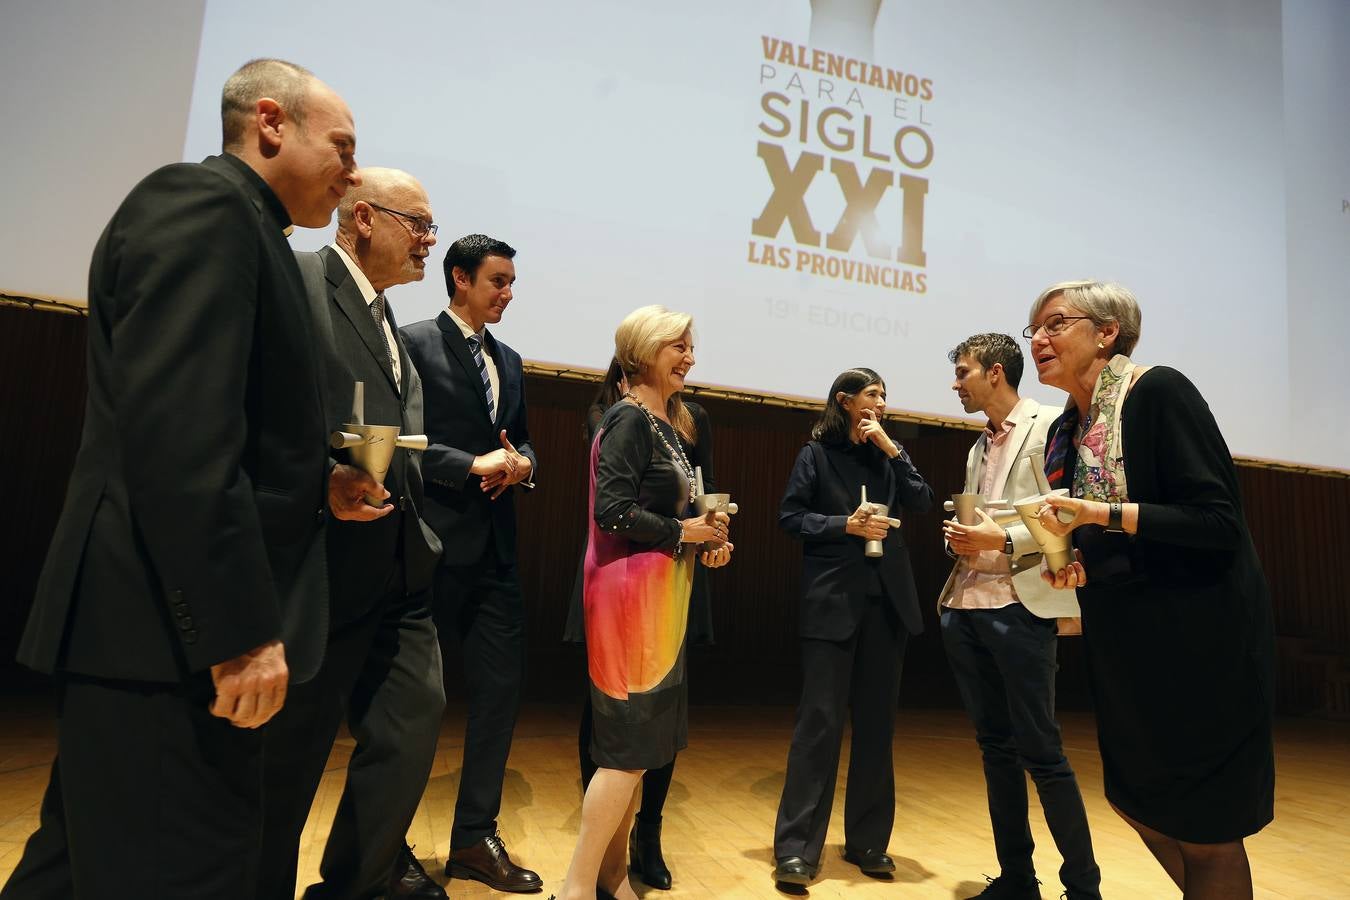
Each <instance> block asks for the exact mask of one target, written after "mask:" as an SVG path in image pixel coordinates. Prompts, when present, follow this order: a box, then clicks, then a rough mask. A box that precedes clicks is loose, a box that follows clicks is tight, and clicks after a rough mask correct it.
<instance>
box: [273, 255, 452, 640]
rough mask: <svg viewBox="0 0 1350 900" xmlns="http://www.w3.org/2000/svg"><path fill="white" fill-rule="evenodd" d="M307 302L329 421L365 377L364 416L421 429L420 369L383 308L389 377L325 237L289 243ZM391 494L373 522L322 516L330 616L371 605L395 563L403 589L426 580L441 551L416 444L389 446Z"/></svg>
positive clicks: (366, 316) (340, 620)
mask: <svg viewBox="0 0 1350 900" xmlns="http://www.w3.org/2000/svg"><path fill="white" fill-rule="evenodd" d="M295 259H296V262H297V263H298V264H299V266H300V276H301V278H302V279H304V282H305V290H306V292H307V293H308V296H309V302H310V306H311V309H312V310H313V313H314V317H315V321H316V323H317V325H318V327H317V329H316V330H317V331H318V332H319V334H320V336H321V337H323V338H324V340H323V342H322V343H323V346H324V347H325V352H324V353H323V354H322V355H323V358H324V362H325V371H326V373H327V378H328V392H327V394H328V399H329V405H328V424H329V427H330V428H333V429H336V428H339V427H341V425H342V423H344V422H350V421H351V413H352V394H353V388H354V386H355V383H356V382H358V381H360V382H363V383H364V384H365V421H366V422H369V423H372V424H378V425H393V424H398V426H399V431H400V433H402V434H421V433H422V428H423V425H422V379H421V378H420V377H419V376H418V374H417V368H416V366H414V365H413V363H412V360H411V359H409V357H408V354H407V352H406V351H405V350H404V347H403V342H402V341H401V340H400V339H399V338H398V326H397V324H396V323H395V321H394V313H393V309H392V308H391V307H390V306H389V305H388V304H387V303H386V305H385V315H386V316H388V318H389V324H390V327H391V328H393V329H394V340H395V344H396V346H397V353H398V355H399V369H400V371H401V373H402V378H401V388H400V385H399V384H398V383H397V382H395V380H394V372H393V370H392V369H391V368H390V367H389V358H388V353H387V351H386V349H385V348H386V347H387V346H388V342H387V341H386V339H385V336H384V335H383V334H381V333H380V330H379V329H378V328H377V327H376V325H375V320H374V319H372V318H371V317H370V307H369V306H367V305H366V300H365V297H363V296H362V295H361V289H360V287H358V286H357V284H356V280H355V279H354V278H352V274H351V271H350V270H349V269H348V268H347V265H346V263H344V262H343V261H342V257H341V256H339V255H338V253H337V251H336V250H334V249H333V248H332V247H324V248H323V249H322V250H320V251H318V252H317V253H296V254H295ZM334 457H335V461H338V462H344V463H350V462H351V460H350V452H349V451H346V450H337V451H334ZM384 486H385V488H386V489H387V490H388V491H389V502H390V503H392V504H394V506H395V507H397V509H396V510H395V511H394V512H392V513H390V514H389V515H387V516H385V517H384V518H382V519H376V520H375V521H373V522H345V521H343V520H341V519H334V518H330V519H329V522H328V529H327V530H328V587H329V598H330V600H331V603H332V615H331V618H332V624H333V625H334V626H337V625H341V624H344V623H347V622H352V621H355V620H356V619H358V618H360V617H361V616H362V615H364V614H365V613H367V612H369V611H370V610H371V609H372V608H373V604H374V603H375V602H376V601H377V600H379V599H380V597H381V596H382V595H383V591H384V586H385V584H386V583H387V581H388V579H389V576H390V574H391V573H392V572H393V570H394V567H395V566H396V565H399V564H402V565H403V577H404V582H405V588H406V591H407V593H409V594H414V593H417V592H418V591H422V590H425V589H426V588H428V587H430V586H431V576H432V573H433V572H434V571H435V567H436V560H437V558H439V556H440V553H441V544H440V541H438V540H437V539H436V535H435V534H434V533H433V532H432V531H431V529H430V528H429V527H427V526H426V525H425V524H424V523H423V522H422V519H421V514H420V511H421V509H422V507H423V499H422V493H423V492H422V463H421V454H419V453H416V452H409V451H407V450H401V449H400V450H395V451H394V459H393V461H392V462H391V463H390V465H389V472H388V474H386V475H385V479H384Z"/></svg>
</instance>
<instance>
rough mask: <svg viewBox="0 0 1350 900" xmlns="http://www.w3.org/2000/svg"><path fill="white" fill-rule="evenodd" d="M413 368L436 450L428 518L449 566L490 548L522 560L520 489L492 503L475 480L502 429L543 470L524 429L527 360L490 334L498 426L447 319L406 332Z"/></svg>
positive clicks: (429, 467) (426, 458)
mask: <svg viewBox="0 0 1350 900" xmlns="http://www.w3.org/2000/svg"><path fill="white" fill-rule="evenodd" d="M401 333H402V335H403V340H404V342H405V344H406V346H407V349H408V355H409V356H410V357H412V360H413V364H414V365H415V366H417V370H418V371H419V372H420V373H421V374H422V383H423V385H424V388H425V394H426V428H427V437H428V438H429V439H430V441H431V445H430V446H429V447H428V448H427V450H426V453H424V454H423V456H422V471H423V472H424V473H425V475H426V481H427V485H426V499H427V509H426V518H427V521H428V522H429V523H431V527H432V528H433V529H434V530H435V532H436V535H437V536H438V537H439V538H440V539H441V544H442V545H443V547H444V550H443V552H442V555H441V559H442V561H443V562H444V563H445V564H446V565H450V566H455V565H467V564H469V563H472V562H475V561H476V560H478V559H480V558H481V557H482V556H483V552H484V551H485V550H486V549H487V546H488V541H489V540H491V541H493V542H494V547H495V550H496V553H497V558H498V559H500V560H502V561H503V562H513V561H514V560H515V558H516V511H515V490H514V488H508V489H507V490H506V492H505V493H503V494H502V495H501V496H500V497H498V498H497V499H496V500H489V499H488V497H489V496H490V495H489V494H486V493H484V492H483V491H482V490H481V488H480V487H479V484H480V482H481V479H480V478H479V477H478V476H477V475H470V474H469V467H470V466H471V465H473V459H474V457H475V456H479V455H481V454H484V453H490V452H491V451H493V450H496V449H498V448H499V447H501V445H502V444H501V440H500V438H499V437H498V434H499V432H500V431H501V430H502V429H506V436H507V438H508V439H509V440H510V441H511V443H512V444H513V445H514V446H515V448H516V449H517V450H518V451H520V452H521V453H522V454H524V455H525V456H527V457H529V460H530V463H531V465H532V466H533V467H534V468H533V474H532V475H531V476H530V480H531V481H535V480H537V477H538V473H539V463H538V460H537V459H536V458H535V455H534V448H533V447H532V446H531V445H530V430H529V427H528V426H527V425H526V423H525V377H524V370H523V369H522V367H521V360H520V354H519V353H517V352H516V351H514V350H512V349H511V348H510V347H508V346H506V345H505V344H503V343H502V342H501V341H499V340H497V339H496V338H495V337H493V336H492V334H491V332H484V335H485V337H484V341H483V349H484V351H485V352H487V353H491V354H492V359H493V361H494V362H495V363H496V364H497V375H498V378H499V380H500V382H501V384H500V387H499V391H498V393H500V394H501V396H500V397H496V398H494V400H495V403H496V407H497V421H496V422H491V421H489V419H488V411H487V398H486V397H485V396H484V395H483V382H482V379H481V377H480V376H479V374H478V367H477V366H476V365H474V362H473V355H472V354H471V353H470V351H469V342H468V341H467V340H465V339H464V334H463V332H461V331H460V329H459V326H458V325H457V324H456V323H455V321H454V320H453V319H451V318H450V314H449V313H448V312H445V311H442V312H441V314H440V315H439V316H437V317H436V318H435V319H427V320H426V321H423V322H414V323H413V324H411V325H408V326H405V327H404V328H403V329H402V332H401Z"/></svg>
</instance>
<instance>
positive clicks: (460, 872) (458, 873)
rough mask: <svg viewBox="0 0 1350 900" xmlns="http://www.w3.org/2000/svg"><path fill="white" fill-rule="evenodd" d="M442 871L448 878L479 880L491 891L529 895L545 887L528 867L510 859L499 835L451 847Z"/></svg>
mask: <svg viewBox="0 0 1350 900" xmlns="http://www.w3.org/2000/svg"><path fill="white" fill-rule="evenodd" d="M445 874H447V875H449V876H450V877H451V878H469V879H472V880H474V881H481V882H483V884H486V885H487V886H488V887H490V888H492V889H493V890H494V891H509V892H511V893H514V894H529V893H533V892H535V891H538V890H542V889H543V887H544V882H543V880H542V879H541V878H540V877H539V876H538V875H537V874H535V873H534V872H531V871H530V870H529V869H523V868H521V867H520V866H518V865H516V864H515V863H513V862H511V856H510V854H508V853H507V852H506V845H505V844H503V843H502V839H501V837H500V836H498V835H495V834H490V835H488V836H487V837H485V838H483V839H482V840H481V841H479V842H478V843H476V844H470V845H469V846H468V847H463V848H461V849H459V850H456V849H454V848H453V847H452V848H450V861H449V862H447V863H446V864H445Z"/></svg>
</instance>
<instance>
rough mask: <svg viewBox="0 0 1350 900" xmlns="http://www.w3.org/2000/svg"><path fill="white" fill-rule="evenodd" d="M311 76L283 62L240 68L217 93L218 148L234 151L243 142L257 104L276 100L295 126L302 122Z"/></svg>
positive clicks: (259, 61)
mask: <svg viewBox="0 0 1350 900" xmlns="http://www.w3.org/2000/svg"><path fill="white" fill-rule="evenodd" d="M313 81H315V78H314V73H313V72H311V71H309V69H306V68H305V67H304V66H297V65H296V64H295V63H293V62H287V61H286V60H284V59H253V60H249V61H248V62H246V63H244V64H243V65H242V66H240V67H239V68H238V69H237V70H236V71H235V73H234V74H233V75H231V76H230V77H229V80H227V81H226V82H225V87H224V88H223V89H222V90H221V92H220V130H221V146H222V148H223V149H225V150H236V149H238V148H239V147H241V146H242V145H243V143H244V136H245V135H246V134H247V133H248V123H249V120H250V119H251V118H252V117H253V116H254V114H255V113H256V111H257V107H258V101H259V100H262V99H263V98H270V99H272V100H275V101H276V103H277V105H278V106H280V107H281V108H282V109H284V110H285V111H286V115H287V116H288V117H289V118H290V119H291V121H292V122H294V123H295V124H296V125H299V126H301V127H303V126H304V123H305V106H306V104H305V99H306V96H307V95H308V94H309V87H310V83H311V82H313Z"/></svg>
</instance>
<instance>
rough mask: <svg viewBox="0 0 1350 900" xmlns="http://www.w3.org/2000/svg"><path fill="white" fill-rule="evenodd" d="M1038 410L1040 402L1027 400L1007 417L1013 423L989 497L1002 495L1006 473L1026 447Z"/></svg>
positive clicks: (1019, 458)
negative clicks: (1019, 408)
mask: <svg viewBox="0 0 1350 900" xmlns="http://www.w3.org/2000/svg"><path fill="white" fill-rule="evenodd" d="M1039 412H1040V404H1039V403H1037V402H1036V401H1035V400H1028V401H1026V402H1025V403H1023V404H1022V410H1021V412H1020V413H1018V412H1017V411H1016V410H1014V415H1011V416H1009V417H1008V421H1009V422H1012V423H1013V429H1012V433H1011V434H1009V435H1008V443H1007V446H1006V447H1005V448H1004V452H1003V459H1002V461H1001V462H1000V463H999V466H998V471H997V472H995V473H994V486H993V489H992V490H991V491H990V492H989V496H990V497H1002V496H1003V492H1004V490H1005V489H1006V487H1007V485H1008V475H1009V474H1010V473H1011V472H1012V469H1013V465H1014V464H1016V463H1018V462H1020V461H1021V458H1022V451H1023V450H1024V449H1025V448H1026V445H1027V438H1029V437H1030V436H1031V432H1032V431H1033V429H1032V427H1031V423H1032V422H1035V421H1036V416H1037V414H1038V413H1039Z"/></svg>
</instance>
